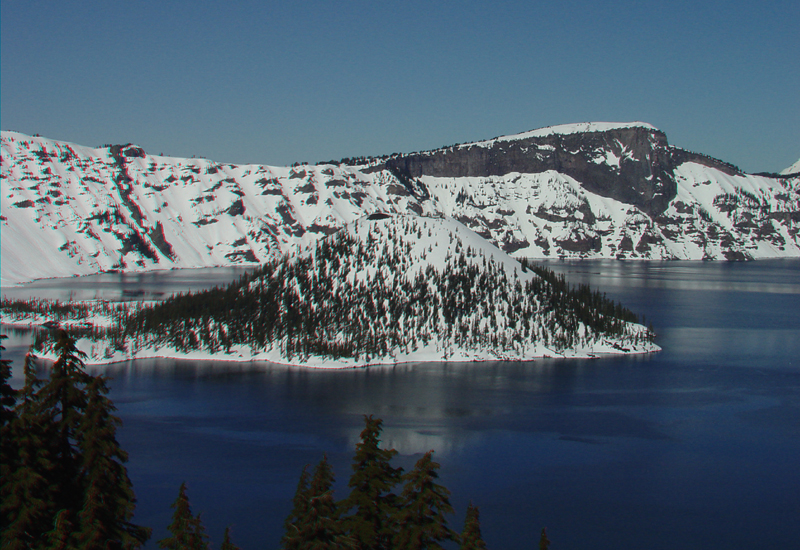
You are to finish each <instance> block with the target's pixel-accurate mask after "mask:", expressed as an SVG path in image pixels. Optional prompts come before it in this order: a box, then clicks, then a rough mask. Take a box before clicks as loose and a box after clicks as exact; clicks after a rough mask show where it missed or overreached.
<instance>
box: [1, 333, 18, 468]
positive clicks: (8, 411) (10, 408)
mask: <svg viewBox="0 0 800 550" xmlns="http://www.w3.org/2000/svg"><path fill="white" fill-rule="evenodd" d="M5 338H8V337H7V336H6V335H5V334H0V342H2V341H3V340H4V339H5ZM5 349H6V348H5V347H4V346H3V345H2V343H0V431H2V430H5V429H6V427H7V426H8V425H9V424H11V421H12V420H13V419H14V417H15V416H16V415H15V414H14V405H15V404H16V402H17V400H16V396H17V392H16V391H15V390H14V388H12V387H11V385H10V384H9V383H8V381H9V380H10V379H11V361H9V360H8V359H3V351H5ZM3 440H4V441H5V437H3ZM3 447H5V443H4V444H3ZM3 458H4V459H5V456H3ZM4 462H5V460H4Z"/></svg>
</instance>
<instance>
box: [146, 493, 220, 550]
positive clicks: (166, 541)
mask: <svg viewBox="0 0 800 550" xmlns="http://www.w3.org/2000/svg"><path fill="white" fill-rule="evenodd" d="M172 508H174V509H175V512H174V513H173V514H172V523H170V524H169V527H167V529H168V530H169V532H170V533H172V536H170V537H166V538H163V539H161V540H160V541H158V547H159V548H163V549H165V550H209V545H208V536H207V535H206V530H205V527H203V522H202V521H201V520H200V515H199V514H198V515H197V517H195V516H194V515H192V509H191V506H190V505H189V497H187V496H186V483H181V487H180V489H179V491H178V498H177V499H175V502H173V503H172Z"/></svg>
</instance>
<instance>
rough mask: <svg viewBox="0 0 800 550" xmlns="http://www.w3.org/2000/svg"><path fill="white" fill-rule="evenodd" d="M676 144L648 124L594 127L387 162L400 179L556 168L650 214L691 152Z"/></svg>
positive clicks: (662, 203) (660, 206)
mask: <svg viewBox="0 0 800 550" xmlns="http://www.w3.org/2000/svg"><path fill="white" fill-rule="evenodd" d="M683 153H685V152H680V154H676V152H675V150H673V149H672V148H670V146H669V144H668V143H667V136H666V135H665V134H664V133H663V132H661V131H659V130H656V129H654V128H650V127H648V126H633V127H625V128H618V129H612V130H606V131H595V132H588V133H584V132H581V133H568V134H561V133H557V132H554V133H551V134H548V135H544V136H533V137H521V138H519V139H495V140H490V141H488V142H480V143H474V144H466V145H460V146H454V147H447V148H443V149H438V150H435V151H429V152H424V153H416V154H411V155H400V156H397V157H393V158H391V159H388V160H387V161H386V162H385V163H384V165H385V167H386V168H387V169H388V170H390V171H391V172H392V173H393V174H395V175H396V176H397V177H398V178H399V179H403V178H405V179H410V178H419V177H421V176H433V177H440V178H460V177H489V176H503V175H506V174H509V173H512V172H518V173H521V174H538V173H542V172H546V171H548V170H552V171H555V172H559V173H561V174H564V175H567V176H569V177H571V178H573V179H575V180H576V181H578V182H580V183H581V184H582V185H583V187H584V188H585V189H586V190H587V191H589V192H592V193H596V194H598V195H600V196H603V197H608V198H613V199H615V200H618V201H620V202H625V203H628V204H632V205H634V206H636V207H637V208H639V209H640V210H642V211H643V212H646V213H648V214H650V215H657V214H659V213H661V212H663V211H664V210H665V209H666V208H667V205H668V204H669V202H670V201H671V200H672V199H673V198H675V194H676V192H677V187H676V185H675V181H674V178H673V177H672V171H673V170H674V168H675V167H676V166H677V165H678V164H680V163H682V162H685V161H687V160H688V158H689V154H683Z"/></svg>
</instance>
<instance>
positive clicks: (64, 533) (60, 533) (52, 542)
mask: <svg viewBox="0 0 800 550" xmlns="http://www.w3.org/2000/svg"><path fill="white" fill-rule="evenodd" d="M69 516H70V514H69V510H61V511H60V512H59V513H58V514H56V517H55V520H54V521H53V529H52V531H49V532H48V533H47V534H46V535H45V544H44V545H43V546H42V545H36V546H34V548H43V549H44V550H79V547H78V546H76V545H75V542H74V538H73V536H72V533H73V530H72V522H71V521H70V520H69Z"/></svg>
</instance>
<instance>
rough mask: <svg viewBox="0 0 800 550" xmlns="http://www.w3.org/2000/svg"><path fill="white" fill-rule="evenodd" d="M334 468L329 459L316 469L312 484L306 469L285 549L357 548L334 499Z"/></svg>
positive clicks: (283, 540) (284, 545)
mask: <svg viewBox="0 0 800 550" xmlns="http://www.w3.org/2000/svg"><path fill="white" fill-rule="evenodd" d="M333 481H334V476H333V469H332V468H331V465H330V463H329V462H328V459H327V457H323V458H322V460H321V461H320V463H319V464H318V465H317V467H316V468H314V475H313V476H312V477H311V482H310V483H308V470H307V468H304V469H303V473H302V474H301V476H300V483H298V486H297V493H296V494H295V498H294V500H293V502H294V507H293V508H292V512H291V513H290V514H289V517H288V518H287V519H286V523H285V525H286V533H285V534H284V536H283V539H282V540H281V547H282V548H283V549H284V550H295V549H302V550H306V549H312V550H347V549H357V548H358V545H357V543H356V542H355V540H354V539H353V538H352V537H350V536H348V535H347V533H345V531H344V528H343V526H342V522H341V521H340V519H339V510H338V506H337V505H336V501H335V500H334V498H333Z"/></svg>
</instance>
